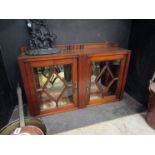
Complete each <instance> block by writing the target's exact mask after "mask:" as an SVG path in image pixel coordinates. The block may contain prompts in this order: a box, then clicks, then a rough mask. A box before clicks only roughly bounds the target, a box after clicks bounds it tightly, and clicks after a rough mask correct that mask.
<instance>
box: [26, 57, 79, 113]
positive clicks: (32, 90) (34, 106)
mask: <svg viewBox="0 0 155 155" xmlns="http://www.w3.org/2000/svg"><path fill="white" fill-rule="evenodd" d="M65 64H70V65H71V66H72V67H71V68H72V70H71V72H72V74H71V76H72V85H73V87H72V93H73V104H69V105H64V106H61V107H57V108H54V109H48V110H45V111H40V106H39V101H38V97H37V92H36V82H35V78H34V76H33V68H35V67H44V66H51V65H65ZM25 70H26V74H27V75H28V76H27V84H28V87H29V90H27V91H29V93H28V94H29V101H28V104H29V109H30V113H31V114H32V115H48V114H54V113H58V112H65V111H69V110H73V109H77V102H78V101H77V92H76V89H77V88H76V87H77V85H78V84H77V59H76V58H66V59H64V58H63V59H50V60H37V61H29V62H27V63H25ZM75 83H76V84H75Z"/></svg>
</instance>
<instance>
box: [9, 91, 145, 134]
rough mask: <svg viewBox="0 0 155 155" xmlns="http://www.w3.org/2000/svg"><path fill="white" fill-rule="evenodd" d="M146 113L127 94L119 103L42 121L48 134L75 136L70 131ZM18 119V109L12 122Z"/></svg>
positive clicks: (43, 118)
mask: <svg viewBox="0 0 155 155" xmlns="http://www.w3.org/2000/svg"><path fill="white" fill-rule="evenodd" d="M144 111H145V107H143V106H142V105H141V104H140V103H139V102H137V101H136V100H134V99H133V98H132V97H130V96H129V95H128V94H126V93H125V94H124V97H123V99H122V100H121V101H118V102H113V103H109V104H103V105H99V106H95V107H89V108H84V109H80V110H75V111H71V112H65V113H60V114H55V115H49V116H46V117H42V118H41V119H42V120H43V121H44V123H45V125H46V127H47V134H49V135H51V134H59V133H60V134H61V133H62V134H63V133H64V134H65V133H66V134H68V133H70V134H74V133H75V132H68V131H71V130H74V129H78V128H85V127H88V126H91V125H96V124H100V123H104V122H107V121H110V120H114V119H117V118H121V117H124V116H128V115H133V114H136V113H141V112H144ZM17 118H18V110H17V108H16V109H15V110H14V113H13V115H12V117H11V119H10V122H11V121H13V120H15V119H17ZM99 128H100V127H99ZM96 129H97V128H96ZM80 130H81V129H80ZM90 130H91V129H90ZM109 130H110V129H109ZM67 132H68V133H67ZM88 133H91V134H96V132H95V130H94V133H93V131H92V130H91V132H88ZM79 134H80V132H79ZM81 134H82V133H81ZM83 134H86V132H84V133H83ZM100 134H102V133H100ZM103 134H104V133H103ZM110 134H112V133H110ZM114 134H115V133H114ZM116 134H117V133H116Z"/></svg>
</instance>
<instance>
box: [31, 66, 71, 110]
mask: <svg viewBox="0 0 155 155" xmlns="http://www.w3.org/2000/svg"><path fill="white" fill-rule="evenodd" d="M71 70H72V67H71V65H57V66H55V65H53V66H48V67H36V68H33V73H34V75H35V80H36V89H37V93H38V99H39V101H40V109H41V110H46V109H53V108H57V107H59V106H64V105H67V104H71V103H73V91H72V90H73V88H72V77H71Z"/></svg>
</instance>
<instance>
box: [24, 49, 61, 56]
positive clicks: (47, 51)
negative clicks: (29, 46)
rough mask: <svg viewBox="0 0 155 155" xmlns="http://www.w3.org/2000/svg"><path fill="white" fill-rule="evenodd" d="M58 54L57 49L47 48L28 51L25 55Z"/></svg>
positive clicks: (58, 50)
mask: <svg viewBox="0 0 155 155" xmlns="http://www.w3.org/2000/svg"><path fill="white" fill-rule="evenodd" d="M56 53H60V49H58V48H48V49H34V50H28V51H27V53H26V54H27V55H47V54H56Z"/></svg>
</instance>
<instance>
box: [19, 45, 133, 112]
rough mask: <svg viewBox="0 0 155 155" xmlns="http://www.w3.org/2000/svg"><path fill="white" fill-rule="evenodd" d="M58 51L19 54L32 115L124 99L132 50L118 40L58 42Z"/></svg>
mask: <svg viewBox="0 0 155 155" xmlns="http://www.w3.org/2000/svg"><path fill="white" fill-rule="evenodd" d="M56 47H57V48H60V49H61V52H60V53H59V54H53V55H42V56H27V55H25V54H23V53H22V54H21V56H20V57H19V58H18V61H19V66H20V70H21V76H22V79H23V84H24V89H25V93H26V96H27V101H28V106H29V110H30V113H31V115H47V114H53V113H58V112H64V111H69V110H74V109H77V108H84V107H87V106H92V105H97V104H103V103H108V102H113V101H116V100H119V99H121V97H122V94H123V90H124V86H125V81H126V77H127V71H128V64H129V59H130V51H129V50H125V49H121V48H119V47H118V46H117V44H116V43H109V42H103V43H87V44H72V45H57V46H56Z"/></svg>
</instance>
